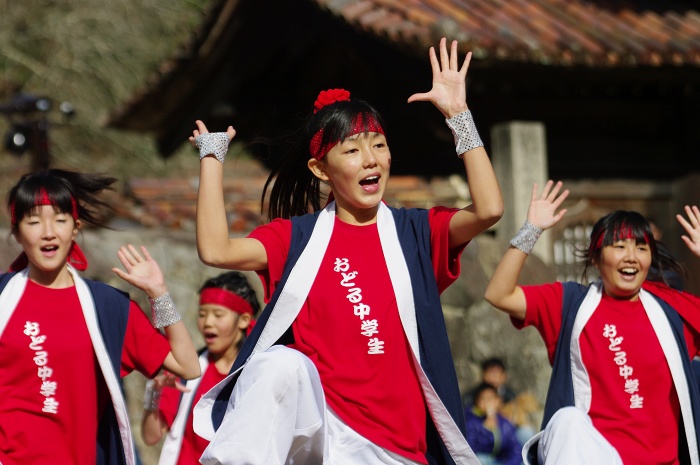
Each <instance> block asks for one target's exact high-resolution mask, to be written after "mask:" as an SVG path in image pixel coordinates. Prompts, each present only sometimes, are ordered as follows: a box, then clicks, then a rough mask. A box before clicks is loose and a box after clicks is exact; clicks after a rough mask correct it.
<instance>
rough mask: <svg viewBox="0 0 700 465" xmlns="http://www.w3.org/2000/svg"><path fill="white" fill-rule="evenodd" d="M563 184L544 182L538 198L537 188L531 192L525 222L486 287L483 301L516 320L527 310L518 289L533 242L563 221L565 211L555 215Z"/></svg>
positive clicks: (561, 198)
mask: <svg viewBox="0 0 700 465" xmlns="http://www.w3.org/2000/svg"><path fill="white" fill-rule="evenodd" d="M561 188H562V183H561V182H558V183H556V185H555V184H554V183H553V182H552V181H547V184H545V186H544V189H543V190H542V194H541V195H539V196H538V195H537V184H535V185H534V186H533V188H532V196H531V197H530V206H529V208H528V211H527V221H526V222H525V225H524V226H523V227H522V228H521V229H520V231H519V232H518V234H517V235H516V236H515V238H513V240H512V241H511V246H510V247H509V248H508V250H507V251H506V253H505V254H504V255H503V258H502V259H501V261H500V263H499V264H498V266H497V267H496V270H495V271H494V272H493V275H491V280H490V281H489V284H488V286H486V292H485V294H484V298H485V299H486V301H487V302H489V303H490V304H491V305H493V306H494V307H496V308H497V309H499V310H502V311H504V312H506V313H507V314H509V315H510V316H512V317H515V318H517V319H519V320H524V319H525V311H526V309H527V307H526V302H525V294H524V293H523V290H522V288H521V287H520V286H518V285H517V282H518V278H519V277H520V272H521V271H522V269H523V265H524V264H525V259H526V258H527V256H528V254H529V253H530V251H531V250H532V247H533V246H534V244H535V241H536V240H537V238H538V237H539V235H540V234H541V233H542V231H543V230H545V229H549V228H551V227H552V226H554V225H555V224H557V223H558V222H559V220H561V219H562V218H563V217H564V214H565V213H566V209H562V210H560V211H559V212H557V209H558V208H559V207H560V206H561V203H562V202H563V201H564V199H566V197H567V196H568V195H569V191H568V190H564V191H563V192H561V194H560V193H559V192H560V191H561Z"/></svg>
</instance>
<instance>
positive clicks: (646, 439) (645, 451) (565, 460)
mask: <svg viewBox="0 0 700 465" xmlns="http://www.w3.org/2000/svg"><path fill="white" fill-rule="evenodd" d="M567 196H568V190H563V191H562V183H561V182H559V183H556V184H554V183H553V182H552V181H549V182H547V184H546V185H545V187H544V189H543V191H542V193H541V194H538V189H537V185H535V186H534V188H533V190H532V197H531V200H530V207H529V210H528V215H527V221H526V222H525V225H524V226H523V227H522V228H521V230H520V231H519V232H518V234H517V235H516V236H515V237H514V238H513V240H512V241H511V243H510V244H511V247H510V248H509V249H508V250H507V251H506V253H505V255H504V256H503V259H502V260H501V262H500V264H499V265H498V267H497V268H496V270H495V272H494V274H493V276H492V277H491V280H490V282H489V284H488V287H487V289H486V295H485V297H486V300H487V301H489V302H490V303H491V304H492V305H493V306H494V307H496V308H498V309H499V310H502V311H504V312H506V313H508V314H509V315H510V317H511V319H512V322H513V324H514V325H515V326H516V327H517V328H519V329H520V328H523V327H525V326H534V327H536V328H537V329H538V331H539V332H540V335H541V336H542V338H543V339H544V342H545V344H546V346H547V350H548V352H549V360H550V363H551V364H552V367H553V371H552V379H551V381H550V386H549V392H548V394H547V402H546V404H545V412H544V420H543V422H542V425H543V431H542V432H541V433H540V434H538V435H537V436H535V437H534V438H533V439H531V440H530V441H529V442H528V443H527V444H526V445H525V448H524V451H523V458H524V459H525V461H526V462H525V463H528V464H535V463H541V464H545V465H549V464H567V465H578V464H591V463H596V464H602V463H606V464H622V463H625V464H661V463H663V464H671V465H673V464H686V463H687V464H692V465H698V464H700V457H699V455H698V444H700V391H699V390H698V386H697V382H696V380H695V378H694V376H693V372H692V366H691V361H692V359H693V357H695V356H696V355H698V354H699V353H700V298H699V297H696V296H694V295H691V294H688V293H685V292H681V291H677V290H674V289H672V288H670V287H668V283H665V282H663V279H664V276H665V273H664V271H667V270H671V271H676V272H681V270H682V267H681V266H680V265H679V264H678V263H676V262H675V261H673V259H670V258H668V256H664V255H660V254H659V253H658V251H657V244H656V242H655V240H654V236H653V234H652V231H651V228H650V226H649V223H648V222H647V221H646V220H645V219H644V217H643V216H642V215H640V214H639V213H636V212H629V211H616V212H613V213H610V214H609V215H606V216H604V217H603V218H601V219H600V220H598V222H596V224H595V225H594V226H593V229H592V230H591V235H590V245H589V246H588V250H587V252H586V255H585V262H584V271H583V277H584V280H586V278H587V276H588V271H589V270H590V269H591V268H593V267H595V269H596V270H597V271H598V273H599V275H600V277H599V279H597V280H596V281H595V282H593V283H592V284H590V285H588V286H584V285H582V284H578V283H575V282H565V283H561V282H555V283H551V284H544V285H537V286H518V285H517V284H516V283H517V281H518V277H519V275H520V273H521V270H522V268H523V265H524V263H525V259H526V258H527V256H528V254H529V253H530V252H531V251H532V248H533V247H534V245H535V242H536V241H537V238H538V237H539V235H540V234H541V233H542V231H543V230H545V229H549V228H551V227H553V226H554V225H555V224H557V223H558V222H559V221H560V220H561V219H562V217H563V216H564V214H565V213H566V209H560V207H561V204H562V202H563V201H564V200H565V199H566V197H567ZM685 212H686V215H687V217H688V218H687V219H685V218H684V217H683V216H681V215H677V219H678V221H679V222H680V223H681V225H682V226H683V227H684V228H685V230H686V232H687V236H683V240H684V242H685V243H686V245H687V246H688V248H689V249H690V250H691V251H692V252H693V254H694V255H696V256H698V257H700V211H699V210H698V208H697V207H693V208H690V207H686V208H685ZM664 257H666V258H664ZM651 267H655V268H656V269H657V270H659V271H660V272H659V273H655V274H654V275H651V274H649V270H650V268H651ZM652 279H655V280H657V281H652Z"/></svg>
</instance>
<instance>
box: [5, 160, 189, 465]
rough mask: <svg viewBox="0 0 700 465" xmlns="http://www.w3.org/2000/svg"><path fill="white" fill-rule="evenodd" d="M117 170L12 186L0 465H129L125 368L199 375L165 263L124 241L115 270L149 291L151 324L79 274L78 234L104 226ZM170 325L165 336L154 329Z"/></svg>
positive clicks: (54, 175) (49, 175)
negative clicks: (13, 252) (13, 244)
mask: <svg viewBox="0 0 700 465" xmlns="http://www.w3.org/2000/svg"><path fill="white" fill-rule="evenodd" d="M114 182H115V179H114V178H108V177H103V176H99V175H93V174H81V173H74V172H70V171H63V170H48V171H45V172H39V173H35V174H28V175H25V176H23V177H22V178H21V179H20V180H19V182H18V183H17V184H16V185H15V186H14V187H13V188H12V189H11V190H10V193H9V196H8V208H9V211H10V218H11V228H12V234H13V236H14V237H15V239H16V240H17V242H18V243H19V244H20V245H21V246H22V250H23V252H22V254H21V255H20V256H19V257H18V258H17V260H15V261H14V263H13V264H12V265H11V269H10V272H9V273H5V274H2V275H0V367H2V383H0V463H2V464H3V465H20V464H22V465H23V464H29V463H31V464H37V465H41V464H55V463H70V464H80V465H94V464H96V463H97V464H110V465H111V464H114V465H134V464H135V463H136V457H135V452H134V444H133V438H132V435H131V429H130V424H129V418H128V415H127V409H126V404H125V401H124V396H123V394H122V388H121V377H122V376H126V375H127V374H129V373H130V372H131V371H133V370H137V371H139V372H141V373H142V374H144V375H145V376H148V377H152V376H155V375H156V373H158V371H159V370H160V369H161V367H165V368H167V369H168V370H171V371H173V372H174V373H178V374H179V375H180V376H183V377H185V378H194V377H197V376H199V365H198V363H197V354H196V351H195V350H194V346H193V345H192V341H191V339H190V336H189V334H188V333H187V329H186V328H185V325H184V324H183V323H182V322H179V315H178V314H177V311H176V310H175V307H174V305H173V303H172V300H171V299H170V297H169V294H168V293H167V287H166V286H165V283H164V280H163V274H162V273H161V271H160V268H159V267H158V264H157V263H156V262H155V261H154V260H153V259H152V258H151V257H150V255H148V252H147V251H146V250H145V249H143V248H142V253H143V256H142V255H141V253H139V252H138V251H136V249H134V248H133V247H131V246H129V247H122V248H121V249H120V250H119V251H118V253H117V255H118V257H119V259H120V261H121V263H122V264H123V266H124V270H121V269H116V268H115V269H114V271H115V273H116V274H117V275H118V276H119V277H121V278H122V279H124V280H125V281H127V282H128V283H130V284H132V285H134V286H136V287H138V288H139V289H141V290H143V291H145V292H146V293H147V294H148V296H149V298H150V299H149V300H150V302H151V308H152V313H153V319H154V322H153V326H151V323H150V322H149V321H148V318H147V317H146V315H145V314H144V313H143V311H141V309H140V308H139V306H138V305H137V304H136V303H135V302H134V301H132V300H130V299H129V297H128V295H126V294H125V293H122V292H121V291H118V290H117V289H115V288H113V287H110V286H108V285H106V284H104V283H101V282H98V281H92V280H88V279H84V278H82V277H81V276H80V273H79V271H85V269H86V268H87V265H88V264H87V260H86V259H85V256H84V255H83V253H82V252H81V250H80V247H79V246H78V244H77V243H76V242H75V237H76V236H77V234H78V231H79V229H80V228H81V227H82V225H84V224H88V225H91V226H100V225H103V224H104V223H105V221H106V220H107V216H106V215H105V213H106V210H107V208H106V207H107V205H106V204H105V203H104V202H103V201H102V200H101V199H100V198H99V197H98V195H99V193H100V192H102V191H103V190H104V189H108V188H110V186H111V185H112V184H113V183H114ZM160 328H164V331H165V336H164V335H163V334H161V333H160V331H159V329H160Z"/></svg>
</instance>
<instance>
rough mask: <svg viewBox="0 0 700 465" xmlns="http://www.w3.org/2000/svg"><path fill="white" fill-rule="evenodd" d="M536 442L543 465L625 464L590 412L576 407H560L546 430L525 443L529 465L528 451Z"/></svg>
mask: <svg viewBox="0 0 700 465" xmlns="http://www.w3.org/2000/svg"><path fill="white" fill-rule="evenodd" d="M534 443H537V459H538V462H539V464H540V465H590V464H596V465H622V459H621V458H620V454H618V453H617V450H615V448H614V447H613V446H612V445H611V444H610V443H609V442H608V440H607V439H605V437H603V435H602V434H600V432H599V431H598V430H597V429H596V428H595V426H593V422H592V421H591V418H590V417H589V416H588V414H587V413H586V412H584V411H583V410H581V409H579V408H576V407H564V408H561V409H559V410H557V412H556V413H555V414H554V415H552V418H551V419H550V420H549V423H547V426H546V427H545V429H544V430H543V431H542V432H540V433H539V434H537V435H536V436H535V437H533V438H532V439H530V440H529V441H528V442H527V443H525V446H524V447H523V460H524V462H525V464H527V465H530V463H529V462H528V460H527V457H526V455H527V450H528V449H529V448H530V447H532V446H533V444H534ZM533 465H534V464H533Z"/></svg>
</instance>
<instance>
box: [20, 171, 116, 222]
mask: <svg viewBox="0 0 700 465" xmlns="http://www.w3.org/2000/svg"><path fill="white" fill-rule="evenodd" d="M116 181H117V180H116V178H111V177H107V176H102V175H100V174H90V173H78V172H74V171H65V170H59V169H50V170H45V171H39V172H37V173H28V174H25V175H23V176H22V177H21V178H20V179H19V181H18V182H17V184H15V185H14V186H13V187H12V189H10V192H9V194H8V196H7V207H8V209H10V210H12V209H13V208H14V218H15V219H16V221H15V223H14V224H12V232H13V233H15V232H17V227H18V226H17V225H18V224H19V222H20V221H21V220H22V218H24V217H25V215H27V214H29V213H31V211H32V210H33V209H34V208H35V207H36V202H37V196H38V195H39V193H40V192H41V191H42V190H44V191H46V194H47V196H48V198H49V201H50V202H51V205H53V206H54V208H55V209H56V210H57V211H59V212H61V213H72V212H73V201H75V203H76V206H77V210H78V219H79V220H80V221H81V222H82V223H84V224H87V225H91V226H104V225H105V224H106V223H107V221H108V220H109V218H110V214H111V212H112V209H111V207H110V206H109V204H107V203H106V202H105V201H103V200H102V199H100V198H99V197H98V195H99V194H100V193H101V192H102V191H103V190H105V189H110V190H111V189H112V184H114V183H115V182H116Z"/></svg>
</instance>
